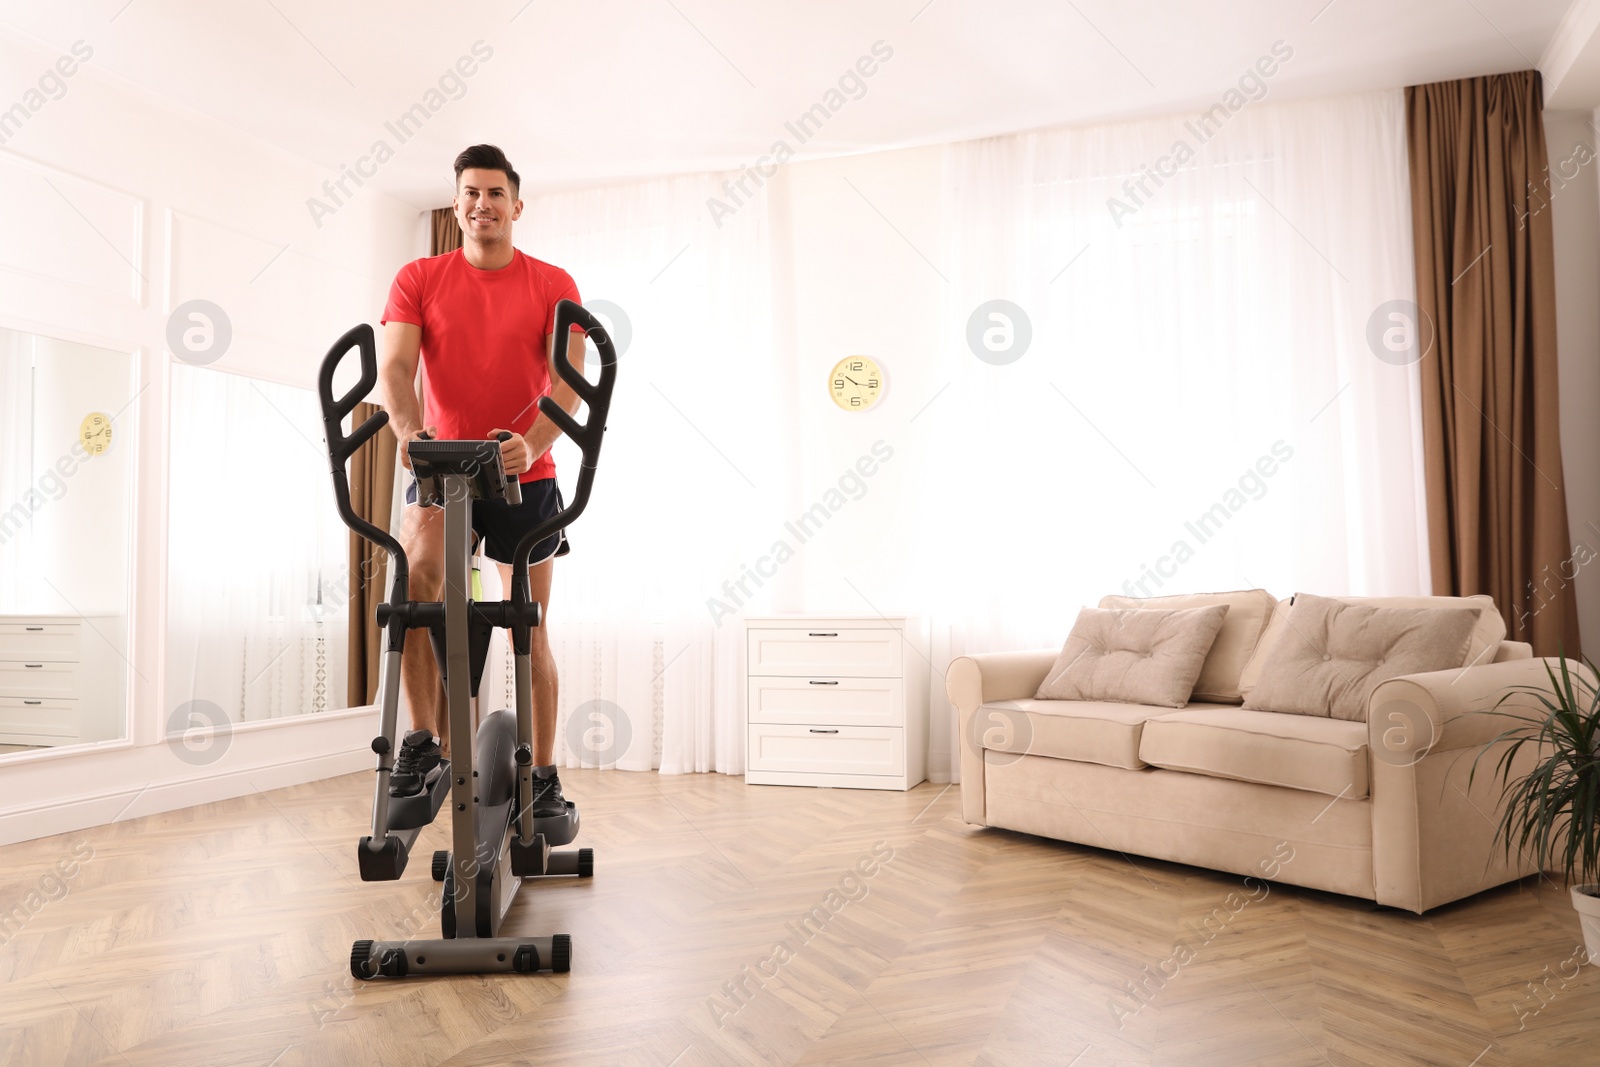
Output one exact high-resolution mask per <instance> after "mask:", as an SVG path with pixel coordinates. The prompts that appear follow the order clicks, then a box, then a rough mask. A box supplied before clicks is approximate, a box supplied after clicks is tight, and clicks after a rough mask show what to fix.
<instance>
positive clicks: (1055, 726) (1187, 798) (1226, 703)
mask: <svg viewBox="0 0 1600 1067" xmlns="http://www.w3.org/2000/svg"><path fill="white" fill-rule="evenodd" d="M1218 602H1223V603H1229V605H1230V607H1229V613H1228V616H1227V618H1226V620H1225V622H1224V629H1223V631H1222V633H1221V634H1219V636H1218V638H1217V640H1216V643H1215V644H1214V645H1213V646H1212V651H1211V653H1210V654H1209V655H1208V657H1207V659H1206V662H1205V666H1204V668H1203V670H1202V672H1201V679H1200V682H1199V683H1197V684H1196V686H1195V693H1196V694H1197V695H1196V696H1195V697H1193V698H1191V703H1189V704H1188V705H1187V706H1185V707H1182V708H1177V709H1174V708H1167V707H1150V706H1146V705H1140V704H1121V703H1109V702H1098V701H1051V700H1035V699H1033V697H1034V693H1035V692H1036V691H1037V690H1038V688H1039V685H1040V682H1041V681H1042V680H1043V679H1044V678H1045V676H1046V673H1047V672H1048V670H1049V668H1050V667H1051V664H1052V663H1053V662H1054V660H1055V658H1056V656H1057V654H1058V652H1059V650H1058V649H1041V650H1038V651H1029V652H1000V653H993V654H986V655H974V656H966V657H962V658H959V659H957V660H955V661H954V662H953V663H952V664H951V666H950V669H949V672H948V674H947V676H946V677H947V685H948V693H949V697H950V700H951V702H952V703H953V704H954V705H955V707H956V709H957V713H958V715H959V717H960V726H961V738H962V742H963V743H962V745H961V803H962V813H963V815H964V817H965V819H966V821H967V822H969V823H975V824H978V825H981V826H996V827H1003V828H1006V829H1009V830H1018V831H1022V832H1024V833H1029V834H1038V835H1041V836H1044V837H1052V838H1057V839H1059V840H1062V841H1071V842H1077V843H1081V844H1085V845H1093V846H1095V847H1098V848H1106V849H1114V850H1116V851H1119V852H1123V853H1127V854H1129V855H1130V856H1131V855H1137V856H1150V857H1156V858H1159V859H1164V860H1172V861H1176V862H1179V863H1188V864H1194V865H1196V866H1202V867H1210V868H1214V869H1216V870H1220V871H1227V872H1230V873H1232V874H1237V875H1244V876H1255V877H1258V878H1270V879H1274V880H1277V881H1283V882H1288V883H1292V884H1295V885H1300V886H1307V887H1310V888H1314V889H1322V890H1327V891H1330V892H1334V893H1343V894H1348V895H1350V896H1354V897H1362V898H1365V899H1368V900H1374V901H1376V902H1378V903H1379V904H1385V905H1389V906H1392V907H1396V908H1404V909H1407V910H1410V911H1414V912H1419V913H1420V912H1423V911H1426V910H1428V909H1429V908H1434V907H1437V906H1439V905H1441V904H1445V903H1447V902H1449V901H1452V900H1457V899H1460V898H1461V897H1465V896H1469V895H1471V894H1473V893H1476V892H1479V891H1480V890H1483V889H1486V888H1489V887H1491V886H1495V885H1499V884H1501V883H1504V882H1508V881H1512V880H1514V879H1517V878H1520V877H1523V876H1524V875H1527V874H1531V873H1533V871H1534V865H1533V864H1532V863H1529V862H1513V863H1510V864H1507V863H1506V862H1504V860H1503V850H1502V849H1501V848H1500V847H1499V846H1498V845H1496V844H1495V842H1494V824H1493V822H1492V819H1493V817H1494V816H1495V814H1496V812H1497V799H1498V788H1497V787H1496V786H1494V785H1493V784H1492V782H1491V781H1490V778H1491V776H1490V775H1489V774H1487V773H1486V772H1485V771H1486V770H1487V767H1486V769H1485V770H1480V772H1479V773H1478V775H1477V780H1476V781H1475V782H1473V783H1471V784H1470V785H1469V782H1468V775H1469V772H1470V770H1471V766H1472V762H1473V757H1474V755H1475V754H1476V753H1477V751H1478V750H1479V747H1480V746H1481V745H1482V744H1483V743H1484V742H1486V741H1488V740H1490V739H1492V738H1493V737H1495V736H1496V735H1497V734H1499V733H1500V732H1501V731H1503V730H1505V729H1506V728H1507V727H1508V726H1509V725H1512V724H1511V723H1509V722H1508V721H1507V720H1505V719H1503V718H1498V717H1495V716H1486V715H1470V714H1469V713H1470V712H1473V711H1482V710H1485V709H1489V708H1492V707H1493V706H1494V705H1495V702H1496V701H1497V700H1499V699H1500V697H1501V695H1502V694H1504V693H1505V692H1506V691H1507V689H1508V688H1510V687H1513V686H1540V687H1543V686H1545V685H1546V684H1547V678H1546V674H1545V666H1544V663H1545V661H1543V660H1536V659H1533V658H1531V650H1530V648H1529V646H1528V645H1525V644H1521V643H1518V642H1513V641H1504V640H1503V637H1504V635H1505V624H1504V622H1503V621H1502V620H1501V619H1500V616H1499V613H1498V612H1497V611H1495V610H1494V607H1493V604H1492V603H1491V602H1489V601H1488V598H1486V597H1484V598H1471V600H1462V599H1457V598H1411V599H1410V600H1405V601H1394V602H1396V603H1404V604H1412V605H1429V604H1448V603H1452V602H1454V603H1457V604H1461V603H1469V604H1470V603H1476V604H1480V605H1487V607H1486V610H1484V611H1483V612H1482V613H1481V615H1480V624H1479V628H1478V629H1477V630H1475V631H1474V634H1473V638H1472V641H1473V642H1474V643H1473V644H1471V645H1469V649H1468V651H1469V653H1470V655H1468V656H1466V657H1465V658H1466V660H1467V662H1469V663H1470V664H1474V665H1469V666H1467V667H1464V668H1462V669H1458V670H1449V671H1440V672H1435V673H1429V674H1414V675H1410V676H1407V677H1402V678H1394V679H1390V680H1388V681H1385V682H1383V683H1381V684H1380V685H1378V687H1377V688H1376V689H1375V690H1374V691H1373V693H1372V696H1371V699H1370V701H1369V703H1368V721H1367V722H1352V721H1344V720H1341V719H1333V718H1318V717H1314V716H1307V715H1290V714H1281V713H1275V712H1268V711H1251V710H1246V709H1244V708H1242V707H1240V706H1239V704H1240V702H1241V700H1242V696H1243V693H1244V692H1246V691H1248V688H1249V684H1250V682H1251V678H1252V674H1254V676H1255V677H1259V671H1260V665H1261V662H1262V661H1263V659H1264V657H1265V655H1266V653H1267V652H1268V651H1270V646H1271V643H1272V641H1273V640H1274V635H1275V634H1276V633H1278V632H1280V631H1281V628H1282V626H1283V624H1284V621H1285V616H1286V613H1287V608H1288V605H1289V601H1287V600H1286V601H1283V602H1281V603H1279V602H1277V601H1275V600H1273V598H1272V597H1271V596H1270V595H1269V594H1266V593H1265V592H1263V591H1261V590H1251V591H1247V592H1239V593H1223V594H1199V595H1196V596H1191V597H1162V598H1157V599H1154V600H1150V601H1133V602H1129V601H1127V600H1126V599H1125V598H1117V597H1108V598H1107V599H1106V600H1105V601H1102V607H1126V606H1141V605H1143V606H1159V607H1185V606H1194V605H1196V604H1208V603H1218ZM1374 603H1377V604H1384V603H1389V601H1376V602H1374ZM1241 684H1242V686H1243V688H1241ZM1518 707H1520V708H1522V709H1524V711H1525V712H1526V713H1528V714H1532V713H1533V709H1534V708H1536V707H1537V705H1536V703H1535V702H1534V701H1533V699H1532V698H1531V697H1519V698H1516V699H1515V700H1514V701H1513V702H1511V703H1509V704H1508V705H1507V706H1506V708H1502V710H1508V709H1511V708H1518ZM1532 755H1533V754H1532V753H1531V752H1528V753H1527V758H1528V759H1530V760H1531V758H1532ZM1487 762H1488V761H1486V764H1487Z"/></svg>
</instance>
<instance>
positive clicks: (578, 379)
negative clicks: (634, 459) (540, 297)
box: [511, 300, 617, 588]
mask: <svg viewBox="0 0 1600 1067" xmlns="http://www.w3.org/2000/svg"><path fill="white" fill-rule="evenodd" d="M574 326H577V327H578V328H579V329H581V330H582V331H583V332H584V333H585V334H586V335H588V338H589V340H591V341H593V342H594V346H595V348H596V349H597V350H598V351H599V353H600V380H599V381H598V382H590V381H589V380H588V379H587V378H585V377H584V376H583V372H582V371H580V370H579V369H578V368H577V367H575V366H573V365H572V359H571V357H570V356H568V354H567V347H568V345H569V344H570V343H571V340H570V337H571V331H572V327H574ZM550 332H551V335H552V337H553V338H554V351H552V352H551V354H550V360H551V363H552V364H553V366H554V367H555V372H556V374H558V375H559V376H560V377H561V380H562V381H564V382H566V383H567V385H569V386H571V387H572V391H573V392H574V393H576V394H578V398H579V399H581V400H582V401H583V402H584V404H585V405H586V406H587V407H588V409H589V412H588V417H587V419H586V420H585V421H584V422H582V423H580V422H579V421H578V420H577V419H575V418H573V416H572V415H570V414H568V413H567V412H566V411H563V410H562V409H561V406H560V405H559V404H557V403H556V402H555V400H553V399H552V398H550V397H548V396H544V397H540V398H539V410H540V411H542V412H543V413H544V415H545V417H546V418H548V419H549V420H550V421H551V422H553V423H555V424H556V426H557V427H559V428H560V430H561V432H562V433H564V434H566V435H567V436H568V437H569V438H571V439H572V443H573V444H575V445H577V446H578V449H579V450H580V451H581V452H582V453H583V462H582V465H581V467H580V469H579V470H578V485H577V488H576V489H575V490H574V491H573V494H572V502H571V503H569V504H568V505H567V506H566V507H564V508H562V509H561V510H560V511H559V512H557V513H556V514H554V515H552V516H550V518H548V519H546V520H545V521H544V522H541V523H540V524H539V525H538V526H535V527H534V528H533V529H531V530H529V531H528V532H527V533H526V534H524V535H523V537H522V540H521V541H519V542H517V550H516V554H515V555H514V556H512V560H513V564H512V579H511V580H512V583H513V587H514V588H515V587H517V583H518V582H519V581H525V580H526V574H527V567H528V560H529V558H530V557H531V556H532V555H533V550H534V547H535V546H537V545H538V544H539V542H541V541H543V540H544V539H545V538H547V537H550V536H551V535H552V534H554V533H556V532H557V531H559V530H563V529H565V528H566V527H567V526H568V525H569V524H571V523H572V521H573V520H574V519H576V518H577V517H578V516H579V515H582V514H583V509H584V508H585V507H587V506H588V504H589V490H590V489H591V488H592V487H593V485H594V472H595V467H596V465H597V464H598V463H599V461H600V443H601V441H602V440H603V438H604V437H605V432H606V415H607V414H609V412H610V411H611V391H612V390H613V389H614V388H615V387H616V384H617V348H616V345H614V344H613V343H612V341H611V334H610V333H609V332H608V331H607V330H606V328H605V324H604V323H602V322H601V321H600V320H599V319H597V318H595V316H594V315H593V314H592V313H591V312H590V311H589V310H588V309H587V308H585V307H584V306H583V305H581V304H578V303H576V302H574V301H571V300H563V301H561V302H560V303H559V304H557V305H556V315H555V326H554V328H553V329H552V330H551V331H550Z"/></svg>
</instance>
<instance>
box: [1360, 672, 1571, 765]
mask: <svg viewBox="0 0 1600 1067" xmlns="http://www.w3.org/2000/svg"><path fill="white" fill-rule="evenodd" d="M1547 667H1548V670H1547ZM1567 668H1568V670H1571V671H1574V672H1582V671H1585V668H1584V667H1583V665H1582V664H1579V663H1575V662H1572V661H1568V663H1567ZM1549 670H1553V671H1555V672H1556V674H1557V675H1558V676H1559V675H1560V673H1561V661H1560V660H1559V659H1554V658H1552V659H1532V658H1529V659H1514V660H1505V661H1500V662H1495V663H1485V664H1483V665H1482V666H1479V667H1466V668H1463V669H1461V670H1454V671H1433V672H1431V673H1429V674H1408V675H1405V676H1404V677H1400V678H1391V679H1389V680H1388V681H1386V682H1383V683H1381V684H1379V686H1378V687H1377V688H1376V689H1374V690H1373V691H1372V699H1371V701H1370V702H1369V703H1368V705H1367V731H1368V742H1369V744H1371V745H1372V751H1373V755H1374V757H1375V758H1377V759H1380V760H1383V761H1385V762H1392V763H1404V762H1415V761H1416V760H1417V759H1421V758H1423V757H1425V756H1427V755H1429V754H1431V753H1439V752H1452V751H1455V750H1457V749H1464V748H1477V747H1478V746H1480V745H1485V744H1488V743H1489V742H1490V741H1493V740H1494V739H1495V738H1496V737H1498V736H1499V735H1500V734H1502V733H1504V732H1505V731H1507V730H1509V729H1511V728H1512V727H1514V726H1516V722H1515V721H1513V720H1512V719H1511V718H1507V716H1516V717H1517V718H1519V719H1524V720H1527V721H1536V720H1538V719H1542V718H1543V717H1544V714H1545V711H1544V705H1542V704H1540V703H1539V701H1538V699H1537V698H1536V697H1535V696H1534V694H1533V693H1530V692H1526V691H1525V690H1527V689H1536V690H1542V691H1545V692H1548V691H1549V690H1550V675H1549ZM1585 676H1587V675H1586V674H1585ZM1502 697H1504V698H1505V700H1504V703H1501V698H1502ZM1496 705H1499V706H1498V707H1497V706H1496ZM1486 712H1495V713H1496V714H1485V713H1486Z"/></svg>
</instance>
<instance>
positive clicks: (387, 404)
mask: <svg viewBox="0 0 1600 1067" xmlns="http://www.w3.org/2000/svg"><path fill="white" fill-rule="evenodd" d="M421 354H422V327H420V326H416V325H414V324H412V323H409V322H388V323H385V324H384V327H383V344H382V345H381V346H380V348H379V352H378V389H379V394H380V395H381V396H382V398H383V408H384V410H385V411H387V412H388V413H389V426H390V428H391V429H393V430H394V435H395V437H396V438H397V439H398V440H399V442H400V462H401V463H403V464H404V465H405V468H406V469H407V470H410V469H411V457H409V456H408V455H406V442H407V441H409V440H411V439H412V438H414V437H417V436H418V435H420V434H421V433H422V432H423V429H424V427H423V425H422V409H421V405H419V404H418V403H417V393H416V381H417V364H418V363H419V361H420V360H421Z"/></svg>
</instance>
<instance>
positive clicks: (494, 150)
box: [456, 144, 522, 200]
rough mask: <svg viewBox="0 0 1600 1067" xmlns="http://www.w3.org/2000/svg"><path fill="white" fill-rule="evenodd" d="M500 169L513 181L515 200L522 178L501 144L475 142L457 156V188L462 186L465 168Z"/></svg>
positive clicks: (512, 190)
mask: <svg viewBox="0 0 1600 1067" xmlns="http://www.w3.org/2000/svg"><path fill="white" fill-rule="evenodd" d="M468 169H472V170H498V171H504V172H505V176H506V179H507V180H508V181H510V182H511V198H512V199H513V200H515V199H516V198H517V196H518V190H520V189H521V188H522V179H521V178H520V177H518V175H517V172H516V171H515V170H513V169H512V168H511V160H509V159H507V158H506V154H505V153H504V152H502V151H500V148H499V146H497V145H492V144H475V145H473V146H472V147H471V148H469V149H467V150H466V151H464V152H462V153H461V154H460V155H459V156H457V157H456V188H457V189H460V188H461V172H462V171H464V170H468Z"/></svg>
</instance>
